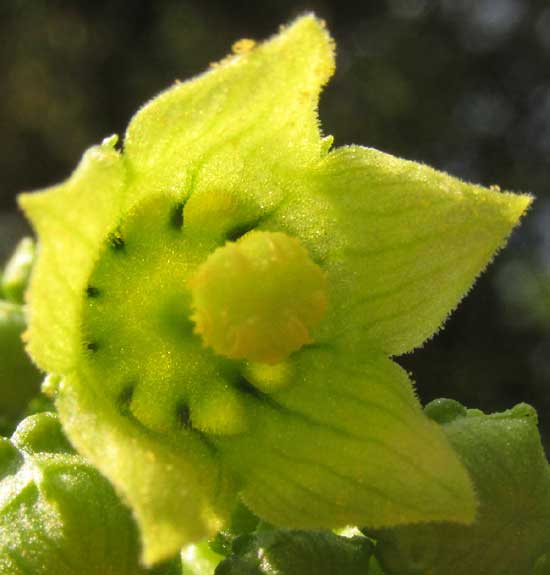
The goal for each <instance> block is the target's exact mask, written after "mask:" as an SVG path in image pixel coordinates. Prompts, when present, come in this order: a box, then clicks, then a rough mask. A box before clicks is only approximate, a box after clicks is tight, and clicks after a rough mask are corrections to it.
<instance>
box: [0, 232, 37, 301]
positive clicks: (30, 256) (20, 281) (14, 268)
mask: <svg viewBox="0 0 550 575" xmlns="http://www.w3.org/2000/svg"><path fill="white" fill-rule="evenodd" d="M34 255H35V244H34V241H33V240H32V239H31V238H23V239H22V240H21V241H20V242H19V243H18V244H17V247H16V248H15V252H14V253H13V255H12V256H11V258H10V259H9V261H8V263H7V264H6V267H5V268H4V273H3V274H2V277H1V282H0V287H1V289H2V291H3V294H4V297H5V298H6V299H8V300H9V301H12V302H14V303H18V304H22V303H23V295H24V293H25V290H26V289H27V285H28V282H29V276H30V273H31V269H32V265H33V263H34Z"/></svg>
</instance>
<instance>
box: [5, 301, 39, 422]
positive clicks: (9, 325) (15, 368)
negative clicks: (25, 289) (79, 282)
mask: <svg viewBox="0 0 550 575" xmlns="http://www.w3.org/2000/svg"><path fill="white" fill-rule="evenodd" d="M25 325H26V324H25V318H24V313H23V308H22V307H21V306H20V305H17V304H15V303H10V302H6V301H2V300H0V420H2V422H3V425H4V426H5V427H6V429H9V430H12V429H13V427H15V423H16V422H17V421H18V418H19V417H20V416H21V415H22V413H23V411H24V409H25V407H26V405H27V403H28V402H29V400H30V399H31V398H32V397H33V396H34V395H35V394H36V393H38V391H39V385H40V379H41V375H40V373H39V372H38V370H37V369H36V368H35V367H34V365H33V364H32V362H31V360H30V358H29V356H28V355H27V354H26V353H25V350H24V347H23V341H22V339H21V336H22V334H23V331H24V330H25Z"/></svg>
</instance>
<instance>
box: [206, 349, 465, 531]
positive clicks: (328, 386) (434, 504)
mask: <svg viewBox="0 0 550 575" xmlns="http://www.w3.org/2000/svg"><path fill="white" fill-rule="evenodd" d="M341 356H342V353H341V351H340V350H333V349H328V348H327V349H323V348H310V349H304V350H303V351H300V352H298V353H297V354H295V355H294V356H291V360H289V361H290V365H289V373H292V376H291V380H290V381H289V382H287V385H286V387H284V388H283V389H280V390H276V391H275V392H273V393H272V394H266V393H262V392H261V391H260V389H259V388H260V386H259V385H258V384H257V383H256V382H255V381H254V380H251V381H248V385H249V397H248V401H247V409H248V416H249V429H250V431H249V433H247V434H243V435H241V436H236V437H224V438H219V439H216V440H214V443H215V445H216V446H217V447H218V449H219V451H220V455H221V457H222V460H224V461H226V462H227V465H228V466H229V467H231V468H232V469H233V470H234V472H235V473H236V474H237V475H239V476H240V477H241V481H242V483H243V486H244V487H243V497H244V501H245V503H246V504H247V505H248V506H249V507H250V508H251V509H252V510H253V511H254V512H255V513H256V514H258V515H259V516H260V517H262V518H264V519H266V520H268V521H269V522H271V523H273V524H275V525H281V526H285V527H296V528H305V529H308V528H319V527H328V528H334V527H335V526H345V525H356V524H368V525H372V526H374V525H396V524H401V523H414V522H418V521H437V520H449V521H457V522H462V523H468V522H471V521H472V520H473V519H474V515H475V509H476V499H475V495H474V493H473V490H472V486H471V483H470V480H469V477H468V474H467V473H466V471H465V469H464V467H463V466H462V464H461V463H460V462H459V460H458V458H457V457H456V455H455V453H454V452H453V450H452V448H451V447H450V445H449V444H448V442H447V440H446V439H445V437H444V435H443V433H442V432H441V430H440V429H438V427H437V426H436V425H435V424H434V423H433V422H431V421H429V420H428V419H427V418H426V417H425V416H424V414H423V413H422V410H421V408H420V406H419V404H418V401H417V400H416V398H415V396H414V393H413V390H412V386H411V384H410V382H409V380H408V378H407V376H406V374H405V372H404V371H403V370H402V369H401V368H399V367H398V366H397V365H396V364H395V363H393V362H392V361H391V360H389V359H386V358H384V357H382V356H380V355H377V354H373V355H371V356H369V357H364V358H361V359H360V360H359V359H358V360H356V361H352V362H347V361H346V360H345V358H344V359H343V358H342V357H341ZM247 373H248V372H247Z"/></svg>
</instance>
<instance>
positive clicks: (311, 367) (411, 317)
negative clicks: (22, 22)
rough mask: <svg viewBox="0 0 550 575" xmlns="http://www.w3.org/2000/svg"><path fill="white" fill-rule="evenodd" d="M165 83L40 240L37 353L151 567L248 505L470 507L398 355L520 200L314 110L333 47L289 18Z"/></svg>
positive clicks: (56, 200) (468, 277)
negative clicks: (56, 380)
mask: <svg viewBox="0 0 550 575" xmlns="http://www.w3.org/2000/svg"><path fill="white" fill-rule="evenodd" d="M235 52H236V53H235V54H234V55H232V56H230V57H228V58H227V59H226V60H224V61H222V62H221V63H219V64H217V65H216V66H214V67H213V69H212V70H210V71H209V72H207V73H205V74H204V75H202V76H199V77H197V78H195V79H193V80H191V81H189V82H185V83H180V84H176V85H175V86H173V87H172V88H170V89H169V90H167V91H166V92H164V93H163V94H161V95H160V96H158V97H157V98H155V99H154V100H152V101H151V102H150V103H149V104H147V105H146V106H145V107H143V108H142V109H141V110H140V111H139V112H138V113H137V114H136V115H135V116H134V118H133V119H132V121H131V122H130V125H129V127H128V130H127V133H126V136H125V138H124V142H123V150H118V149H117V148H116V142H117V140H116V138H115V137H112V138H109V139H107V140H105V141H104V142H103V143H102V144H101V145H99V146H97V147H94V148H92V149H90V150H88V151H87V152H86V154H85V155H84V158H83V160H82V162H81V164H80V166H79V167H78V168H77V170H76V171H75V173H74V174H73V175H72V176H71V177H70V178H69V180H68V181H66V182H65V183H63V184H61V185H59V186H55V187H53V188H50V189H48V190H46V191H44V192H42V193H38V194H25V195H23V196H22V197H21V205H22V206H23V209H24V210H25V212H26V214H27V215H28V216H29V218H30V219H31V221H32V222H33V224H34V226H35V229H36V231H37V232H38V236H39V256H38V263H37V266H36V269H35V272H34V274H33V278H32V282H31V290H30V312H31V314H30V331H29V335H28V338H29V350H30V353H31V354H32V357H33V358H34V359H35V361H36V362H37V363H38V365H39V366H40V367H41V368H42V369H44V370H46V371H49V372H51V373H53V374H56V375H58V376H60V378H61V384H60V386H59V389H58V393H57V407H58V409H59V412H60V416H61V420H62V422H63V425H64V428H65V430H66V432H67V433H68V435H69V437H70V439H71V441H72V442H73V443H74V445H75V446H76V447H77V448H78V449H79V450H80V451H81V452H82V453H83V454H84V455H85V456H86V457H88V458H89V459H90V460H91V461H92V462H93V463H94V464H95V465H96V466H97V467H98V468H99V469H100V470H101V471H102V472H103V473H104V474H105V475H106V476H107V477H108V478H109V479H110V480H111V481H112V482H113V484H114V485H115V487H116V488H117V490H118V491H119V493H121V494H122V495H123V496H124V498H125V500H126V501H127V502H128V503H129V505H130V506H131V508H132V509H133V511H134V514H135V517H136V518H137V521H138V523H139V526H140V528H141V532H142V537H143V543H144V559H145V560H146V561H147V562H154V561H156V560H159V559H161V558H164V557H167V556H168V555H170V554H172V553H174V552H175V551H176V550H177V549H178V548H179V547H181V546H182V545H184V544H185V543H187V542H190V541H194V540H198V539H200V538H202V537H205V536H208V535H210V534H211V533H212V532H213V531H214V530H216V529H217V528H219V526H220V525H221V524H222V523H223V521H224V519H225V517H227V515H228V513H229V512H230V510H231V509H232V507H233V506H234V505H235V502H236V500H237V499H238V498H241V499H242V500H243V501H244V502H245V503H246V505H248V506H249V507H250V508H251V509H252V510H253V511H254V512H255V513H257V514H258V515H260V516H261V517H262V518H264V519H265V520H267V521H269V522H271V523H274V524H276V525H281V526H286V527H296V528H318V527H337V526H342V525H346V524H361V525H370V526H372V527H381V526H389V525H396V524H402V523H413V522H419V521H440V520H446V521H456V522H463V523H468V522H471V521H472V520H473V519H474V517H475V512H476V498H475V495H474V493H473V490H472V487H471V482H470V479H469V477H468V474H467V472H466V470H465V468H464V467H463V466H462V464H461V463H460V461H459V459H458V457H457V456H456V455H455V453H454V451H453V450H452V448H451V447H450V445H449V443H448V441H447V439H446V438H445V435H444V434H443V432H442V431H441V430H440V429H439V428H438V427H437V426H436V425H435V424H434V423H433V422H431V421H430V420H428V419H427V418H426V417H425V416H424V415H423V413H422V410H421V408H420V405H419V403H418V400H417V398H416V397H415V394H414V391H413V387H412V385H411V382H410V380H409V378H408V376H407V374H406V373H405V372H404V371H403V370H402V369H401V368H400V367H399V366H398V365H397V364H395V363H394V362H393V361H391V360H390V359H389V357H390V356H393V355H398V354H401V353H404V352H407V351H410V350H412V349H413V348H415V347H418V346H419V345H421V344H422V343H423V342H424V341H425V340H426V338H428V337H430V336H431V335H433V333H434V332H435V331H436V330H437V329H438V328H439V327H440V326H441V324H442V322H443V321H444V320H445V318H446V316H447V315H448V313H449V312H450V310H452V309H453V308H454V307H455V306H456V305H457V303H458V302H459V300H460V299H461V297H462V296H463V295H464V293H465V292H466V291H467V290H468V288H469V287H470V286H471V284H472V283H473V281H474V279H475V277H476V276H477V275H478V274H479V272H480V271H481V270H482V269H483V268H484V267H485V266H486V265H487V263H488V262H489V260H490V259H491V258H492V257H493V254H494V253H495V250H496V249H498V247H499V246H500V245H501V244H502V243H503V241H504V239H505V238H506V236H507V235H508V234H509V233H510V231H511V229H512V228H513V226H514V225H515V224H516V223H517V221H518V219H519V217H520V216H521V214H522V213H523V212H524V211H525V209H526V208H527V206H528V205H529V203H530V199H529V198H528V197H526V196H516V195H512V194H507V193H500V192H498V191H494V190H488V189H485V188H481V187H478V186H474V185H469V184H465V183H463V182H461V181H458V180H456V179H454V178H452V177H450V176H448V175H446V174H443V173H440V172H436V171H434V170H432V169H430V168H428V167H426V166H423V165H419V164H416V163H413V162H408V161H404V160H400V159H397V158H394V157H392V156H389V155H387V154H384V153H381V152H378V151H376V150H373V149H368V148H362V147H356V146H354V147H344V148H337V149H335V150H334V151H330V148H331V143H332V139H331V138H322V137H321V134H320V130H319V123H318V119H317V114H316V108H317V100H318V95H319V91H320V89H321V87H322V86H323V85H324V84H325V83H326V82H327V80H328V79H329V77H330V76H331V74H332V72H333V70H334V48H333V42H332V40H331V39H330V37H329V35H328V33H327V32H326V30H325V29H324V26H323V25H322V23H321V22H319V21H318V20H316V19H315V18H314V17H313V16H305V17H302V18H300V19H298V20H297V21H295V22H294V23H293V24H292V25H291V26H289V27H288V28H286V29H284V30H282V31H281V33H280V34H278V35H277V36H275V37H273V38H272V39H271V40H269V41H268V42H266V43H263V44H261V45H259V46H257V47H253V46H252V43H251V42H241V43H239V44H238V46H237V49H236V51H235Z"/></svg>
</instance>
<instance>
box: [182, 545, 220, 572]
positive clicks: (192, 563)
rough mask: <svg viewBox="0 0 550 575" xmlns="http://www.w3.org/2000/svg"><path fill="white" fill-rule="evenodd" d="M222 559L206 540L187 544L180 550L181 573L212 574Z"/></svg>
mask: <svg viewBox="0 0 550 575" xmlns="http://www.w3.org/2000/svg"><path fill="white" fill-rule="evenodd" d="M222 559H223V556H222V555H219V554H218V553H216V552H215V551H213V550H212V549H211V547H210V545H209V544H208V542H207V541H203V542H201V543H197V544H196V545H188V546H187V547H186V548H185V549H183V550H182V552H181V566H182V575H213V573H214V570H215V569H216V567H217V565H218V564H219V563H220V561H221V560H222Z"/></svg>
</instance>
